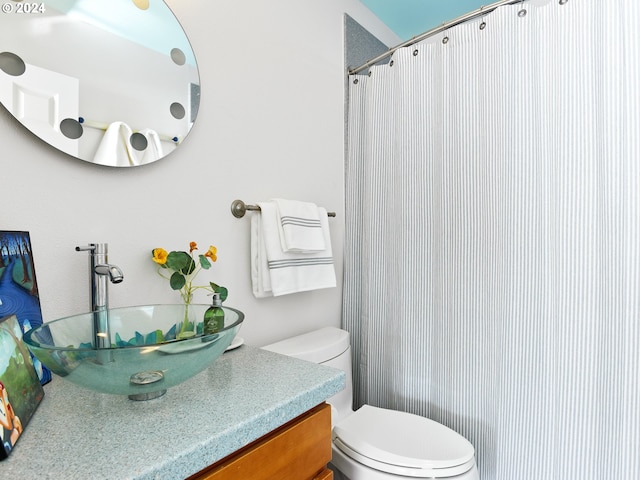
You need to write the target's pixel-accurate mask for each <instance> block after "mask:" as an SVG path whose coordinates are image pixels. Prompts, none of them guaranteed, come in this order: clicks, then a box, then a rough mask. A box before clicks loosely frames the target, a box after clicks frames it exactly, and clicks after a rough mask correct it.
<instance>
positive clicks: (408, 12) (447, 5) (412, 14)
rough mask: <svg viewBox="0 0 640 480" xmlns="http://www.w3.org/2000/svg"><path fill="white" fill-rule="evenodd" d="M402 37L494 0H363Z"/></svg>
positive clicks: (411, 35)
mask: <svg viewBox="0 0 640 480" xmlns="http://www.w3.org/2000/svg"><path fill="white" fill-rule="evenodd" d="M360 1H361V2H362V3H363V4H364V5H366V6H367V8H369V10H371V11H372V12H373V13H374V14H375V15H376V16H377V17H378V18H380V19H381V20H382V21H383V22H384V23H385V24H386V25H387V26H388V27H389V28H390V29H391V30H393V31H394V32H395V33H396V35H398V36H399V37H400V38H401V39H402V40H409V39H410V38H411V37H414V36H416V35H419V34H421V33H423V32H426V31H428V30H431V29H432V28H434V27H437V26H438V25H440V24H442V22H447V21H449V20H453V19H455V18H458V17H460V16H462V15H464V14H465V13H468V12H471V11H473V10H477V9H479V8H480V7H482V6H483V5H490V4H491V3H495V0H360Z"/></svg>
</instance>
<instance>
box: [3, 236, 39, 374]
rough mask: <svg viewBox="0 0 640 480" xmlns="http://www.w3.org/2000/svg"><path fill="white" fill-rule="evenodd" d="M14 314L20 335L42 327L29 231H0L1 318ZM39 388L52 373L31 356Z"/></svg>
mask: <svg viewBox="0 0 640 480" xmlns="http://www.w3.org/2000/svg"><path fill="white" fill-rule="evenodd" d="M10 315H15V316H16V318H17V319H18V322H19V324H20V328H21V329H22V331H23V332H26V331H27V330H30V329H31V328H32V327H37V326H39V325H42V311H41V309H40V296H39V294H38V284H37V282H36V269H35V266H34V264H33V252H32V250H31V239H30V237H29V232H14V231H0V318H3V317H8V316H10ZM31 358H32V361H33V365H34V367H35V369H36V372H37V374H38V378H39V379H40V383H41V384H42V385H44V384H46V383H48V382H49V381H51V372H50V371H49V369H48V368H47V367H45V366H43V365H42V364H41V363H40V361H39V360H38V359H37V358H35V357H34V356H33V355H31Z"/></svg>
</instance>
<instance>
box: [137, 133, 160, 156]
mask: <svg viewBox="0 0 640 480" xmlns="http://www.w3.org/2000/svg"><path fill="white" fill-rule="evenodd" d="M139 133H141V134H142V135H144V136H145V138H146V139H147V148H145V149H144V150H142V151H140V152H136V159H137V161H138V163H137V165H144V164H146V163H151V162H155V161H156V160H159V159H161V158H162V156H163V154H162V143H160V135H158V133H157V132H156V131H154V130H151V129H150V128H143V129H142V130H140V132H139Z"/></svg>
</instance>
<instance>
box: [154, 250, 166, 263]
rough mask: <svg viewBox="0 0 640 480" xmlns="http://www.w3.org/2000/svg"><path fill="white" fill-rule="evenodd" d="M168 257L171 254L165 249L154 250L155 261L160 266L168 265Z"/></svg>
mask: <svg viewBox="0 0 640 480" xmlns="http://www.w3.org/2000/svg"><path fill="white" fill-rule="evenodd" d="M168 256H169V252H167V251H166V250H165V249H164V248H154V249H153V261H154V262H156V263H157V264H158V265H164V264H165V263H167V257H168Z"/></svg>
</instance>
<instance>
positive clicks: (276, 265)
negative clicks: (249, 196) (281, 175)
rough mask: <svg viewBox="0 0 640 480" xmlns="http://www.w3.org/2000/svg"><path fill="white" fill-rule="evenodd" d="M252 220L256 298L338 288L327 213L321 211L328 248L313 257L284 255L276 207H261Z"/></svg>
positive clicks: (254, 290)
mask: <svg viewBox="0 0 640 480" xmlns="http://www.w3.org/2000/svg"><path fill="white" fill-rule="evenodd" d="M258 205H259V206H260V210H261V213H260V214H259V215H254V216H253V217H252V219H251V279H252V284H253V294H254V296H255V297H256V298H264V297H268V296H271V295H273V296H280V295H287V294H291V293H297V292H305V291H309V290H316V289H321V288H330V287H335V286H336V274H335V269H334V266H333V254H332V251H331V238H330V235H329V221H328V216H327V211H326V210H325V209H323V208H319V209H318V216H319V219H320V223H321V226H322V232H323V234H324V243H325V246H326V248H325V249H324V250H322V251H319V252H313V253H292V252H283V251H282V247H281V245H280V230H279V227H278V223H279V222H278V215H277V207H276V205H275V203H274V202H262V203H259V204H258Z"/></svg>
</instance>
